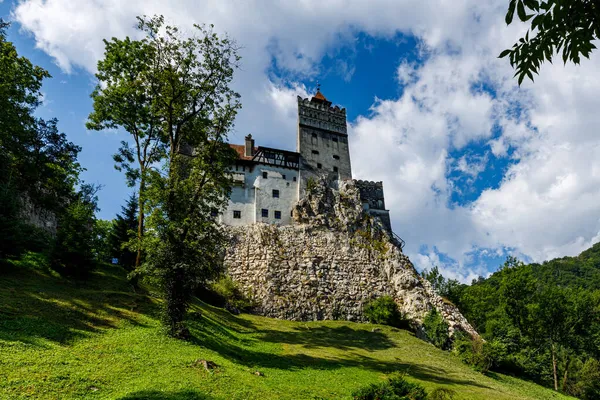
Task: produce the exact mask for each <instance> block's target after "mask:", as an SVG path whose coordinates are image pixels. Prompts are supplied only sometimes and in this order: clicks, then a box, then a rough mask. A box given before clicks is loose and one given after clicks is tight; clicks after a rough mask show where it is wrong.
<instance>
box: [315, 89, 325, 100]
mask: <svg viewBox="0 0 600 400" xmlns="http://www.w3.org/2000/svg"><path fill="white" fill-rule="evenodd" d="M314 98H315V99H319V100H324V101H327V99H326V98H325V96H323V93H321V91H320V90H317V94H315V96H314Z"/></svg>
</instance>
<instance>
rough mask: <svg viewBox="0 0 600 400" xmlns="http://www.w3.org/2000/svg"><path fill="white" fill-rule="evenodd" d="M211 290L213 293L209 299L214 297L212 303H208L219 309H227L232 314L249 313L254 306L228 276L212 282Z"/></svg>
mask: <svg viewBox="0 0 600 400" xmlns="http://www.w3.org/2000/svg"><path fill="white" fill-rule="evenodd" d="M209 290H210V292H212V293H211V294H210V295H209V296H208V297H209V298H210V297H212V299H211V300H212V301H208V302H209V303H211V304H213V305H216V306H218V307H225V308H226V309H227V310H229V311H231V312H234V313H236V312H239V311H247V310H248V309H250V308H252V306H253V305H254V304H253V303H252V301H251V300H249V299H248V298H247V297H246V296H245V295H244V293H242V291H241V290H240V288H239V287H238V285H237V284H236V283H235V282H234V281H233V280H232V279H231V278H230V277H229V276H227V275H223V276H221V277H220V278H219V279H217V280H216V281H214V282H212V283H211V284H210V286H209Z"/></svg>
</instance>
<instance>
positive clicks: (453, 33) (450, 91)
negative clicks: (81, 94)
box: [15, 0, 600, 280]
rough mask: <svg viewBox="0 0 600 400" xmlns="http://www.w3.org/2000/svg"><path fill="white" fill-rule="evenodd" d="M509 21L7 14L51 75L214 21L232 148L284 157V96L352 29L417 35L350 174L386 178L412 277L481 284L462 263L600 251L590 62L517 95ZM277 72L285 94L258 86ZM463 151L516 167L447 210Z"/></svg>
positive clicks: (290, 123) (58, 8)
mask: <svg viewBox="0 0 600 400" xmlns="http://www.w3.org/2000/svg"><path fill="white" fill-rule="evenodd" d="M505 10H506V1H505V0H497V1H495V2H493V3H489V2H478V1H475V0H459V1H452V2H450V1H446V0H439V1H417V0H407V1H402V2H398V1H397V0H373V1H370V2H357V1H352V2H349V1H343V0H331V1H319V0H303V1H299V2H280V1H271V2H268V1H262V0H261V1H259V0H255V1H250V0H247V1H243V2H240V1H233V0H231V1H226V0H206V1H204V2H203V3H202V5H198V2H197V1H192V0H179V1H170V2H164V1H159V0H145V1H142V0H130V1H127V2H122V1H119V0H106V1H104V2H98V1H95V0H78V1H76V2H74V1H71V0H23V1H21V2H20V3H19V5H18V6H17V8H16V10H15V17H16V19H17V20H18V21H19V22H20V23H21V26H22V27H23V29H25V30H27V31H30V32H32V33H33V35H34V37H35V39H36V43H37V46H38V47H39V48H41V49H42V50H44V51H45V52H47V53H48V54H49V55H51V56H52V57H54V59H55V60H56V63H57V64H58V65H59V66H60V67H61V68H62V69H64V70H65V71H72V70H73V68H74V67H80V68H83V69H85V70H87V71H89V72H93V71H94V70H95V65H96V62H97V60H98V59H99V58H100V57H101V56H102V52H103V43H102V38H107V37H111V36H119V37H122V36H125V35H127V34H129V35H132V34H134V29H133V25H134V22H135V16H136V15H139V14H147V15H152V14H156V13H161V14H164V15H165V16H166V18H167V20H169V21H174V22H176V24H177V25H179V26H191V24H192V23H193V22H198V21H203V22H206V23H214V24H215V25H216V27H217V28H218V29H220V30H222V31H227V32H228V33H229V34H230V35H231V36H233V37H234V38H237V40H238V41H239V42H240V44H241V45H242V46H243V48H242V56H243V69H242V70H241V71H240V72H239V74H238V76H237V78H236V88H237V89H238V90H239V91H240V92H241V94H242V96H243V97H242V100H243V104H244V109H243V111H242V113H241V114H240V116H239V118H238V120H237V128H236V130H235V131H234V132H233V134H232V137H231V140H232V141H234V142H241V141H242V139H243V136H244V135H245V134H247V133H248V132H251V133H253V134H254V136H255V137H256V138H257V140H258V142H259V144H261V143H262V144H266V145H270V146H281V147H283V148H287V149H293V148H294V142H295V122H296V100H295V98H296V95H297V94H298V93H299V94H301V95H303V96H306V95H307V92H310V91H311V89H312V88H306V87H304V86H298V85H295V84H294V83H293V81H294V79H295V78H297V77H316V76H317V75H318V74H319V73H320V69H319V62H320V60H321V59H322V57H323V56H324V55H325V54H328V52H331V51H333V50H335V49H338V48H339V47H340V46H345V45H352V43H353V40H354V36H355V33H356V32H358V31H362V32H366V33H367V34H369V35H372V36H378V37H388V38H391V37H393V35H394V34H396V33H397V32H403V33H409V34H414V35H415V36H416V37H417V38H418V39H419V49H420V51H421V54H422V55H423V56H424V60H425V62H424V63H423V64H422V65H417V64H414V63H412V64H411V63H406V62H402V60H398V63H399V68H398V70H397V80H398V82H399V84H400V85H402V86H404V88H403V89H404V90H403V91H402V96H401V97H400V98H397V99H387V100H377V101H376V102H375V103H374V104H373V106H372V108H371V114H370V115H368V116H362V117H359V118H358V119H357V120H356V121H354V123H353V124H352V126H351V129H350V140H351V149H352V159H353V169H354V173H355V176H358V177H361V178H365V179H374V180H383V181H384V187H385V190H386V202H387V204H386V205H387V207H388V208H389V209H391V215H392V218H393V224H394V228H395V230H396V231H397V232H398V233H400V235H401V236H402V237H403V238H405V239H406V240H407V249H406V250H407V252H408V254H409V255H410V256H411V257H412V259H413V260H414V261H415V263H416V264H417V265H421V266H427V265H432V264H431V263H434V262H436V263H437V262H440V260H439V259H437V258H436V253H435V252H431V251H429V252H427V253H426V254H419V250H420V249H421V246H424V245H425V246H427V247H428V248H430V249H431V248H435V249H436V250H437V252H441V253H445V254H446V255H448V256H449V257H451V258H452V259H454V260H455V261H456V262H455V263H445V265H443V266H442V265H440V267H442V270H443V271H445V272H447V273H448V274H449V275H450V276H452V277H459V278H461V279H462V280H469V279H470V278H471V277H473V276H475V275H479V274H480V273H482V271H483V269H482V268H483V267H482V266H479V265H473V260H472V254H473V252H474V251H475V252H477V251H478V252H486V251H487V252H490V253H494V254H497V253H498V252H500V253H501V254H502V252H504V249H507V248H509V249H513V250H514V251H515V252H516V253H522V254H524V255H527V256H529V257H531V258H532V259H533V260H543V259H547V258H549V257H555V256H560V255H573V254H576V253H577V252H579V251H581V250H583V249H584V248H586V247H587V246H589V245H590V244H592V243H593V242H594V241H597V240H598V239H599V238H600V221H599V217H600V202H599V201H598V199H599V198H600V136H599V135H598V133H597V127H598V126H600V113H598V112H597V110H598V108H599V107H600V99H599V98H598V96H597V93H599V92H600V76H598V74H597V73H596V71H597V70H598V68H599V67H600V59H599V58H598V56H597V55H594V56H593V57H592V60H590V61H588V60H584V61H583V63H582V65H581V66H580V67H574V66H568V67H566V68H564V67H563V66H562V65H550V64H547V65H544V66H543V67H542V71H541V76H540V77H538V78H537V79H536V82H535V83H534V84H531V83H529V82H525V83H524V85H523V87H522V88H518V87H517V86H516V82H515V80H514V78H513V77H512V75H513V71H512V70H511V68H510V67H509V66H508V65H507V61H506V60H505V59H502V60H499V59H497V58H496V57H497V55H498V54H499V53H500V51H501V50H502V49H504V48H507V47H510V46H511V45H512V43H513V42H514V41H515V39H516V38H517V37H518V36H517V35H518V34H519V33H522V32H523V29H524V27H523V26H518V25H517V26H512V25H511V26H510V27H508V28H507V27H506V25H505V24H504V19H503V13H504V12H505ZM273 59H275V61H276V63H277V65H278V67H279V68H280V69H282V70H283V71H285V72H286V73H287V74H289V76H287V78H288V79H291V81H292V82H289V80H283V81H278V80H276V78H274V77H272V76H269V75H267V70H268V68H269V66H270V65H271V62H272V60H273ZM337 69H338V72H341V73H342V75H344V76H345V77H346V78H347V79H351V78H352V75H353V71H354V70H353V67H352V65H351V64H347V63H345V61H344V60H340V61H339V62H338V65H337ZM350 84H351V83H350ZM334 100H335V99H334ZM495 126H497V127H499V128H500V129H501V135H500V136H498V135H497V134H496V133H495V131H494V127H495ZM473 143H477V144H479V145H483V146H487V147H486V149H487V150H489V152H490V153H491V154H493V155H494V156H495V157H509V156H510V157H511V158H512V161H513V163H512V164H511V166H510V168H508V171H507V172H506V174H505V175H504V177H503V179H502V182H501V184H500V186H499V187H498V188H496V189H488V190H485V191H484V192H483V193H482V194H481V196H479V198H478V199H476V200H475V201H474V202H473V203H471V204H469V205H465V206H462V207H461V206H449V203H450V201H449V199H450V196H451V194H452V191H453V190H456V187H455V185H454V184H453V182H452V181H451V180H449V179H448V177H447V175H448V173H449V172H450V171H451V170H453V169H455V170H459V171H462V172H463V173H464V174H466V175H467V176H470V177H471V178H475V177H476V176H477V175H478V174H480V173H481V172H483V171H484V169H483V168H485V167H486V166H487V165H489V164H488V163H487V161H488V160H487V158H484V159H475V158H470V157H468V156H462V157H460V156H459V157H458V159H457V160H453V159H451V157H450V155H449V154H450V153H452V152H456V151H461V149H464V148H465V146H467V145H469V144H473ZM486 249H488V250H486ZM465 265H469V266H470V269H469V270H466V269H465Z"/></svg>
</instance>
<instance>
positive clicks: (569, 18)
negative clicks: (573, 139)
mask: <svg viewBox="0 0 600 400" xmlns="http://www.w3.org/2000/svg"><path fill="white" fill-rule="evenodd" d="M515 11H516V12H517V16H518V17H519V19H520V20H521V21H523V22H528V21H530V20H531V25H530V28H529V29H528V30H527V33H526V34H525V36H524V37H522V38H520V39H519V40H518V41H517V42H516V43H515V44H514V45H513V47H512V48H511V49H507V50H504V51H503V52H502V53H500V57H501V58H502V57H506V56H508V57H509V60H510V65H512V66H513V68H515V69H516V72H515V76H518V77H519V78H518V82H519V85H520V84H521V82H523V79H524V78H525V76H527V77H528V78H529V79H531V80H532V81H533V74H534V73H535V74H537V73H539V70H540V66H541V65H542V63H543V62H544V61H549V62H552V58H553V56H554V55H555V54H558V53H560V52H561V49H562V60H563V62H564V63H566V62H567V61H570V62H573V63H574V64H579V62H580V61H581V56H583V57H586V58H589V57H590V53H591V52H592V50H593V49H595V48H596V46H595V45H594V43H593V42H594V41H595V40H597V39H600V3H599V2H598V1H597V0H510V1H509V3H508V11H507V12H506V18H505V20H506V23H507V24H511V23H512V21H513V19H514V14H515Z"/></svg>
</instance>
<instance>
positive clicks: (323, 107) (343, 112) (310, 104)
mask: <svg viewBox="0 0 600 400" xmlns="http://www.w3.org/2000/svg"><path fill="white" fill-rule="evenodd" d="M298 105H302V106H304V107H308V108H314V109H315V110H321V111H328V112H331V113H335V114H340V115H341V116H344V117H345V116H346V108H340V107H339V106H328V105H326V104H323V103H315V102H311V99H309V98H308V97H307V98H302V97H300V96H298Z"/></svg>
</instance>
